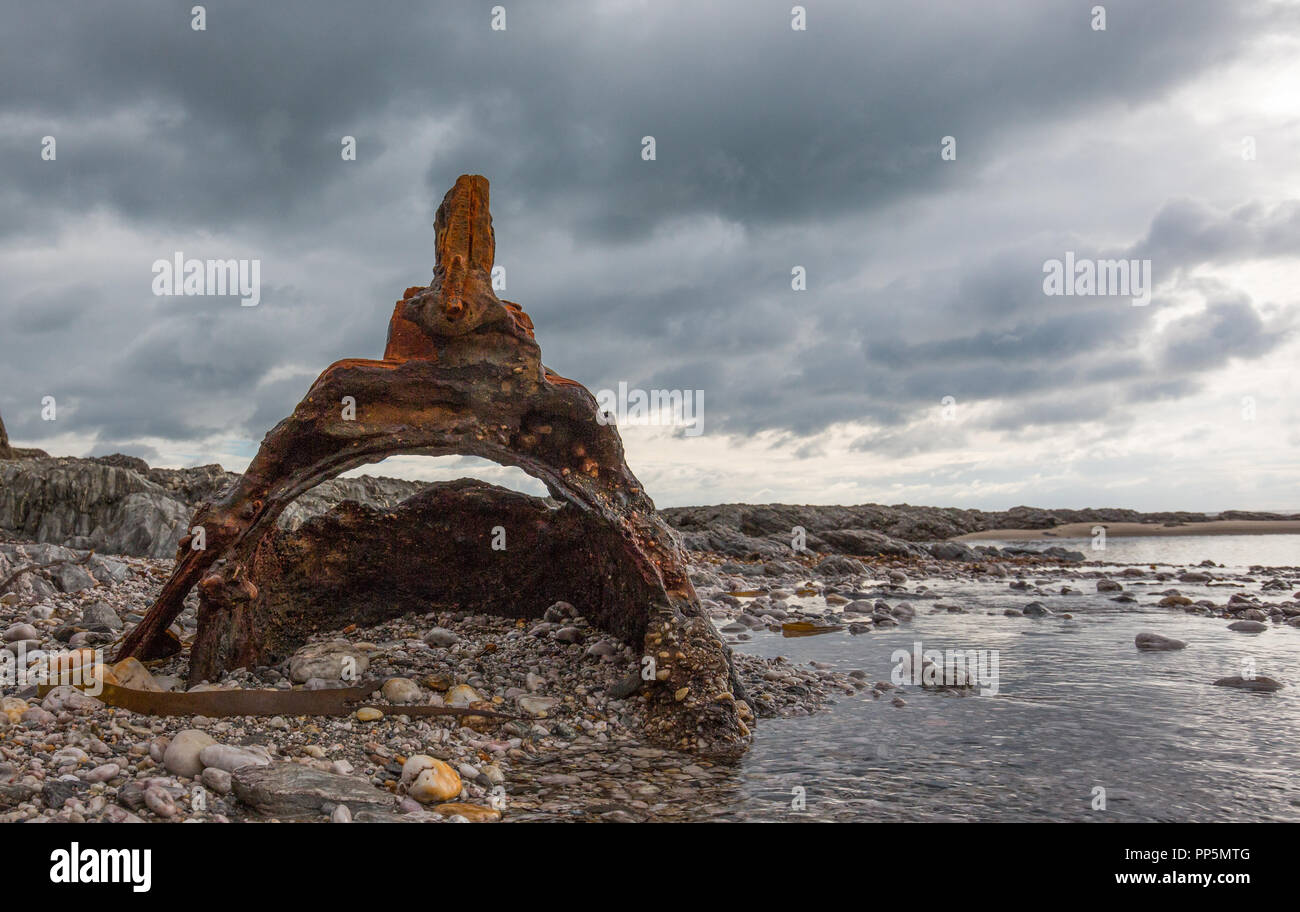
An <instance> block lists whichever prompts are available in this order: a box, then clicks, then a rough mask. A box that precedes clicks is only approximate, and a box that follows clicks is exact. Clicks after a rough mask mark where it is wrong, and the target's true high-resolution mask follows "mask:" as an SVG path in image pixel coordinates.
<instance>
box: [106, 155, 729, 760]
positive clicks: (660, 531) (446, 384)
mask: <svg viewBox="0 0 1300 912" xmlns="http://www.w3.org/2000/svg"><path fill="white" fill-rule="evenodd" d="M434 228H435V248H436V265H435V268H434V275H433V280H432V282H431V283H430V284H429V285H428V286H427V287H418V286H417V287H412V288H408V289H407V290H406V292H405V293H404V294H403V296H402V299H401V300H400V301H398V302H397V305H396V307H395V308H394V310H393V315H392V319H391V321H390V323H389V329H388V343H387V347H386V350H385V352H384V357H383V358H382V359H378V360H374V359H364V358H351V359H346V360H343V361H339V362H337V363H335V364H333V365H331V366H330V367H328V368H327V369H326V370H325V372H324V373H322V374H321V375H320V377H319V378H318V379H317V380H316V382H315V383H314V384H312V386H311V388H310V389H309V390H308V392H307V395H306V397H305V398H304V399H303V400H302V401H301V402H300V403H299V404H298V406H297V407H296V408H295V409H294V411H293V414H292V415H290V416H289V417H288V418H286V419H285V420H283V421H281V422H280V423H279V424H277V425H276V426H275V427H274V428H272V429H271V431H270V432H269V433H268V434H267V435H266V437H265V439H264V440H263V442H262V445H261V448H260V450H259V452H258V453H257V456H256V457H255V458H254V459H253V461H252V463H251V464H250V465H249V467H248V470H247V471H246V472H245V474H244V475H243V477H242V478H241V479H240V480H239V481H238V482H237V483H235V484H234V485H233V486H232V487H231V488H230V489H229V490H227V491H226V492H225V493H224V494H223V495H221V496H220V497H217V498H214V499H213V500H211V501H209V502H207V503H205V504H203V505H201V506H200V507H199V508H198V510H197V511H196V513H195V515H194V517H193V520H192V521H191V523H190V528H191V533H192V534H191V535H190V536H187V537H186V538H184V539H183V540H182V541H181V543H180V546H179V548H178V551H177V559H176V566H175V569H174V571H173V573H172V575H171V578H170V579H169V580H168V581H167V583H166V584H165V585H164V587H163V589H162V591H161V592H160V594H159V595H158V598H157V600H156V601H155V602H154V604H153V606H152V607H151V608H150V609H149V611H148V612H147V613H146V615H145V616H144V618H143V619H142V620H141V622H140V623H139V624H138V625H137V626H136V627H135V629H133V630H132V631H131V632H130V633H129V635H128V636H127V637H126V638H125V640H124V641H123V642H122V644H121V647H120V649H119V652H118V656H117V657H118V659H119V660H120V659H122V658H125V657H127V656H135V657H137V658H140V659H145V660H148V659H155V658H161V657H165V656H168V655H172V654H175V653H176V652H177V651H178V650H179V649H180V648H181V644H180V643H179V642H178V641H177V640H176V638H175V637H174V636H173V635H172V634H171V633H170V632H169V631H168V626H169V625H170V624H171V622H172V621H173V620H174V619H175V618H176V616H177V615H178V614H179V613H180V611H181V610H182V607H183V602H184V600H185V598H186V596H187V594H188V593H189V592H190V590H191V589H192V588H193V587H194V586H195V585H196V584H197V585H198V587H199V592H200V606H199V627H198V632H197V635H196V637H195V639H194V643H193V645H192V647H191V654H190V669H191V670H190V677H191V680H192V681H197V680H201V679H205V678H206V679H215V678H216V677H218V676H219V675H220V674H221V672H223V671H226V670H229V669H232V668H237V667H241V666H251V665H254V664H266V663H268V662H273V661H278V660H282V659H283V657H284V653H285V652H286V651H287V650H288V649H290V648H292V647H293V646H294V645H296V644H301V643H302V642H304V641H305V640H306V638H307V637H308V636H310V634H311V633H313V632H315V631H316V630H318V629H321V628H322V626H324V629H329V628H328V626H327V625H328V623H329V621H330V620H335V621H337V620H338V618H337V617H333V618H331V616H330V615H329V613H328V612H324V613H320V612H317V611H316V610H315V608H314V607H313V606H312V605H310V604H304V603H303V602H304V598H303V596H304V593H305V592H307V589H308V588H309V587H305V585H304V584H303V581H304V580H306V579H310V580H312V581H319V580H321V579H326V580H327V581H328V580H332V581H333V583H334V584H336V589H335V590H334V591H335V592H336V593H337V592H338V591H339V590H338V588H337V586H343V585H344V583H342V582H341V581H340V580H339V579H338V576H339V574H340V573H343V572H344V570H343V569H340V568H347V567H351V568H355V567H356V566H357V563H358V561H352V562H349V561H347V560H345V559H343V558H344V556H345V552H346V551H347V549H348V547H350V546H351V547H363V546H364V544H355V543H356V542H362V543H364V542H365V541H367V540H368V541H369V542H370V543H371V545H372V546H373V545H374V544H375V543H382V542H384V540H385V536H386V535H390V533H391V534H394V535H397V534H400V536H401V537H402V538H403V543H404V548H403V549H402V551H403V553H402V554H401V556H400V560H395V561H391V562H390V563H389V564H388V565H386V568H385V572H387V573H388V574H389V575H390V576H400V577H404V578H406V577H409V579H406V582H405V583H404V584H403V585H394V586H389V587H388V588H387V589H386V590H385V591H384V592H383V598H384V599H385V600H386V601H385V605H384V607H383V609H382V611H383V612H385V613H387V614H389V615H392V614H393V613H396V612H427V611H428V610H429V607H428V606H429V600H430V599H435V600H436V599H437V598H438V597H440V596H446V597H447V598H448V600H451V599H456V598H459V599H464V598H466V597H467V596H469V597H473V596H475V595H478V594H483V595H484V598H483V602H482V603H480V607H481V608H483V607H484V606H486V610H492V609H493V607H494V605H496V604H498V603H499V600H497V601H494V600H493V598H492V593H490V592H485V591H484V590H485V589H487V588H488V587H490V586H499V585H500V584H501V583H502V581H503V580H505V579H508V578H510V574H511V573H512V572H518V573H522V574H523V576H522V578H523V579H524V581H525V582H526V583H528V584H529V585H531V587H532V589H531V591H526V592H522V593H519V592H516V593H513V595H514V596H515V597H514V599H513V600H512V605H513V607H511V608H509V609H504V610H503V613H516V614H522V615H524V616H540V615H541V614H542V612H543V611H544V610H545V608H546V606H547V605H549V604H550V601H551V599H552V597H553V596H555V595H556V594H557V593H555V592H553V591H549V590H552V589H555V588H561V589H563V590H564V595H566V596H567V597H568V600H569V601H571V602H572V603H573V604H574V605H575V606H577V608H578V609H579V610H580V611H581V612H582V613H583V614H584V615H585V616H586V617H587V618H588V619H589V620H591V622H592V623H594V624H595V625H596V626H598V627H601V628H603V629H605V630H608V631H610V632H612V633H614V634H616V635H618V636H620V637H621V638H623V639H624V640H625V641H627V642H629V643H632V644H634V645H636V644H639V645H640V649H641V652H642V653H643V656H644V659H643V662H642V663H641V665H640V666H638V669H637V670H632V671H631V673H632V674H634V675H635V674H639V672H640V671H641V669H645V670H646V673H644V674H639V677H640V678H642V680H641V681H640V682H638V686H639V690H640V692H641V693H642V694H643V695H644V697H645V699H646V704H647V705H646V732H645V734H646V735H647V736H648V737H649V738H650V739H652V740H654V741H656V742H658V743H661V744H664V745H666V746H671V747H676V748H679V749H684V750H690V751H693V752H696V753H700V754H704V755H710V756H724V757H725V756H735V755H738V754H740V753H742V752H743V751H744V750H745V749H746V747H747V746H748V744H749V741H750V738H751V735H750V731H749V728H748V727H747V725H746V721H747V720H751V719H752V714H751V713H750V710H749V707H748V705H747V704H746V703H745V702H744V694H743V691H742V689H741V687H740V683H739V681H738V679H737V678H736V675H735V672H734V668H733V667H732V664H731V657H730V653H729V651H728V649H727V647H726V646H725V644H723V643H722V641H721V640H720V639H719V637H718V636H717V634H716V632H715V631H714V629H713V626H712V624H711V623H710V621H709V619H708V618H707V617H706V616H705V614H704V612H703V611H702V609H701V607H700V602H699V598H698V596H697V595H696V593H695V590H694V588H693V587H692V585H691V582H690V579H689V577H688V575H687V570H686V563H685V558H684V555H683V553H682V551H681V548H680V546H679V544H678V542H677V540H676V538H675V537H674V535H673V533H672V532H671V530H670V529H669V527H668V526H667V524H666V523H665V522H664V521H663V520H662V519H661V518H660V516H659V515H658V513H657V512H656V510H655V506H654V503H653V502H652V501H651V499H650V498H649V496H647V494H646V493H645V491H644V489H643V488H642V486H641V484H640V482H638V481H637V479H636V477H635V476H634V475H633V474H632V472H631V470H630V469H629V468H628V466H627V464H626V462H625V461H624V454H623V445H622V441H621V439H620V438H619V435H618V431H617V428H616V427H614V426H613V425H612V424H609V423H608V421H607V419H606V418H605V417H604V416H603V415H601V414H600V412H599V409H598V406H597V403H596V400H595V398H594V397H593V396H592V394H591V393H590V392H588V390H587V389H586V388H585V387H584V386H582V385H581V384H580V383H577V382H576V381H573V380H569V379H567V378H564V377H561V376H559V375H558V374H556V373H555V372H553V371H551V370H550V369H549V368H547V367H545V366H544V365H543V364H542V362H541V351H540V348H539V346H538V344H537V341H536V339H535V338H534V334H533V323H532V320H531V319H529V317H528V315H527V314H526V313H524V311H523V309H522V308H521V307H519V305H517V304H514V303H511V302H509V301H503V300H501V299H499V298H498V297H497V296H496V294H495V292H494V290H493V288H492V281H491V272H492V266H493V259H494V256H495V239H494V235H493V230H492V218H491V215H490V212H489V209H488V182H487V180H486V179H485V178H483V177H481V176H478V175H462V176H461V177H460V178H458V179H457V181H456V183H455V186H453V187H452V188H451V190H450V191H449V192H448V193H447V195H446V197H445V198H444V199H443V201H442V204H441V205H440V206H439V208H438V212H437V217H436V220H435V222H434ZM344 397H351V400H350V401H352V402H355V403H356V406H355V416H349V417H347V418H345V417H344V416H343V414H342V411H341V409H340V407H339V404H340V403H341V402H342V401H343V400H344ZM397 454H427V455H450V454H455V455H472V456H480V457H485V458H487V459H490V460H493V461H495V462H497V463H500V464H502V465H513V466H517V467H519V468H521V469H523V470H524V471H525V472H528V473H529V474H531V475H533V476H535V477H537V478H539V479H540V480H542V481H543V482H544V483H545V484H546V487H547V488H548V490H549V492H550V494H551V497H552V498H553V499H554V501H556V502H558V503H559V504H560V506H559V507H558V508H553V507H552V508H549V509H545V510H543V508H542V507H540V506H538V502H537V499H535V498H523V495H518V494H515V493H514V492H508V491H505V490H504V489H499V488H493V487H492V486H484V485H476V486H475V487H474V488H473V489H472V490H470V489H444V490H442V491H440V492H438V493H436V494H434V495H430V498H426V499H425V500H424V501H421V500H420V498H421V495H417V497H416V498H413V499H412V500H413V501H416V503H414V504H412V505H411V506H409V507H408V505H407V504H403V505H402V507H399V508H398V510H397V511H396V513H390V514H385V515H378V514H375V515H369V514H364V511H363V513H362V514H357V513H355V512H354V513H353V514H348V513H347V511H346V510H345V511H344V514H343V516H342V518H341V519H340V518H339V517H337V516H335V517H326V518H321V519H320V521H319V522H317V521H313V522H311V523H309V524H308V526H307V527H306V529H305V532H306V535H307V537H306V538H303V537H301V536H300V537H298V538H296V539H294V540H293V541H292V542H286V536H287V535H288V533H283V532H281V531H280V530H277V529H276V528H275V526H276V518H277V517H278V516H279V515H280V513H281V512H282V511H283V510H284V509H285V507H287V506H288V505H289V504H290V503H292V502H293V500H294V499H295V498H296V497H298V496H299V495H301V494H302V493H303V492H305V491H307V490H309V489H310V488H312V487H314V486H315V485H317V484H320V483H321V482H323V481H326V480H328V479H330V478H333V477H335V476H337V475H339V474H341V473H342V472H345V471H347V470H349V469H352V468H355V467H358V466H361V465H365V464H368V463H374V462H378V461H380V460H382V459H384V458H386V457H388V456H392V455H397ZM521 498H522V500H521ZM467 499H468V500H473V501H475V503H476V505H477V508H478V509H479V510H480V512H482V511H483V510H487V511H488V512H489V513H491V512H492V511H493V510H498V511H499V513H500V515H502V516H506V517H513V518H515V519H518V520H519V521H520V525H521V527H522V528H526V529H527V532H526V534H527V535H531V536H533V538H532V540H531V543H530V547H524V548H522V549H521V548H518V547H516V548H511V549H510V550H509V551H496V550H493V549H492V548H491V547H489V545H488V544H487V542H486V540H485V541H483V542H482V546H481V547H470V548H466V547H462V548H460V549H459V551H458V552H457V553H456V555H455V558H454V560H449V559H447V558H446V557H445V556H444V557H443V558H440V557H439V556H438V555H439V545H440V539H439V537H438V536H436V535H431V534H430V535H426V534H425V531H426V530H431V529H432V527H434V526H436V525H437V524H438V523H444V524H446V523H448V522H451V521H454V518H455V515H456V511H457V507H458V505H460V504H462V503H463V502H465V501H466V500H467ZM525 501H532V503H531V504H529V503H526V502H525ZM345 506H347V505H345ZM539 510H542V511H543V512H542V513H540V514H539V513H538V511H539ZM530 511H531V512H530ZM337 512H338V511H336V513H337ZM493 515H496V514H493ZM394 524H396V525H394ZM197 527H201V528H202V536H203V539H204V541H203V547H202V548H201V549H198V548H196V547H194V545H195V537H194V535H193V531H194V530H195V529H196V528H197ZM485 531H486V530H485ZM367 536H368V538H367ZM422 538H423V539H424V541H423V542H421V539H422ZM442 541H444V542H445V541H446V539H442ZM349 543H352V544H351V545H350V544H349ZM470 544H471V545H473V544H474V543H473V542H471V543H470ZM422 545H423V546H422ZM380 550H385V551H386V550H391V549H383V548H381V549H380ZM530 555H531V556H530ZM537 555H544V556H542V557H539V556H537ZM556 555H559V556H558V557H557V556H556ZM354 556H355V555H354ZM539 560H547V561H549V562H550V563H552V564H554V566H555V569H554V570H548V569H547V568H545V567H540V566H538V565H537V562H538V561H539ZM530 561H532V562H533V563H532V564H531V565H530V563H529V562H530ZM557 571H558V573H557ZM479 573H481V574H482V578H483V580H484V582H483V583H482V585H480V586H479V587H478V588H475V584H474V582H473V581H474V579H475V578H476V574H479ZM560 576H562V579H560ZM416 577H418V578H419V580H420V581H421V582H420V583H419V584H417V583H415V582H414V579H415V578H416ZM288 580H295V581H297V584H298V585H297V586H295V585H287V586H286V585H284V584H285V583H286V581H288ZM371 583H372V584H374V585H375V586H378V588H379V589H380V590H384V589H385V587H384V585H383V583H384V581H383V580H371ZM277 588H279V589H282V590H284V591H282V592H281V593H280V595H279V596H277V595H276V590H277ZM372 588H373V586H372ZM308 600H309V598H308Z"/></svg>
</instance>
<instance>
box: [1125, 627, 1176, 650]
mask: <svg viewBox="0 0 1300 912" xmlns="http://www.w3.org/2000/svg"><path fill="white" fill-rule="evenodd" d="M1133 645H1135V646H1137V648H1138V649H1140V650H1142V651H1143V652H1170V651H1172V650H1175V649H1185V648H1186V647H1187V644H1186V643H1184V642H1183V641H1182V640H1175V639H1173V638H1172V637H1166V636H1161V635H1160V634H1158V633H1151V632H1149V631H1146V630H1144V631H1142V632H1141V633H1139V634H1138V635H1137V636H1136V637H1134V638H1133Z"/></svg>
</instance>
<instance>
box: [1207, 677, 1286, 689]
mask: <svg viewBox="0 0 1300 912" xmlns="http://www.w3.org/2000/svg"><path fill="white" fill-rule="evenodd" d="M1214 686H1215V687H1236V688H1238V689H1239V690H1252V691H1255V692H1256V693H1274V692H1276V691H1279V690H1281V689H1282V687H1283V684H1282V682H1281V681H1275V680H1273V679H1272V678H1267V677H1264V676H1263V675H1256V676H1255V677H1253V678H1243V677H1242V676H1241V675H1232V676H1231V677H1228V678H1219V680H1217V681H1215V682H1214Z"/></svg>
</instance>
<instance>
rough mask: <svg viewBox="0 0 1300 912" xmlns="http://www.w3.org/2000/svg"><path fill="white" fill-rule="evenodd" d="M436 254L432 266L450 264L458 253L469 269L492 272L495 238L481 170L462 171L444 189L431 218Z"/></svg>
mask: <svg viewBox="0 0 1300 912" xmlns="http://www.w3.org/2000/svg"><path fill="white" fill-rule="evenodd" d="M433 228H434V244H435V250H436V255H437V260H436V261H435V264H434V268H435V269H438V268H448V267H450V264H451V261H452V258H453V257H460V258H461V259H462V260H463V265H464V266H465V267H466V268H468V269H481V270H483V271H484V272H486V273H491V272H492V261H493V258H494V257H495V256H496V238H495V237H494V236H493V234H492V213H491V212H490V211H489V210H488V181H487V178H486V177H483V176H482V175H481V174H462V175H461V176H460V177H458V178H456V185H455V186H454V187H452V188H451V189H450V190H448V191H447V195H446V196H444V197H443V198H442V205H440V206H439V207H438V215H437V216H436V217H435V218H434V221H433Z"/></svg>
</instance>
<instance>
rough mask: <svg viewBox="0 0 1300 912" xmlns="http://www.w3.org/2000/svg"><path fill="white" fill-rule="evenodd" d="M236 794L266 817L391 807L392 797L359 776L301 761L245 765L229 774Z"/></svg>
mask: <svg viewBox="0 0 1300 912" xmlns="http://www.w3.org/2000/svg"><path fill="white" fill-rule="evenodd" d="M231 779H232V785H233V787H234V793H235V797H236V798H238V799H239V800H240V801H241V802H243V803H244V804H245V805H247V806H248V807H250V808H252V809H253V810H255V811H257V812H258V813H259V814H264V815H266V816H268V817H284V818H295V817H315V816H318V815H320V814H323V813H325V812H326V811H325V808H326V807H327V806H328V807H329V808H330V809H331V810H332V809H333V808H334V807H336V806H337V805H340V804H346V805H347V806H348V807H349V808H350V809H352V811H353V815H354V817H357V819H360V818H359V814H358V813H357V812H358V810H362V809H365V810H370V811H376V812H380V811H390V810H391V809H392V804H393V797H392V795H390V794H389V793H388V792H385V791H381V790H380V789H377V788H375V787H374V786H373V785H371V784H370V782H369V780H367V779H363V778H361V777H359V776H343V775H340V774H338V773H327V772H325V771H324V770H318V769H315V768H314V767H310V766H306V765H303V764H300V763H274V764H271V765H270V766H246V767H244V768H242V769H240V770H238V771H236V772H235V773H234V774H233V775H232V777H231Z"/></svg>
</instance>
